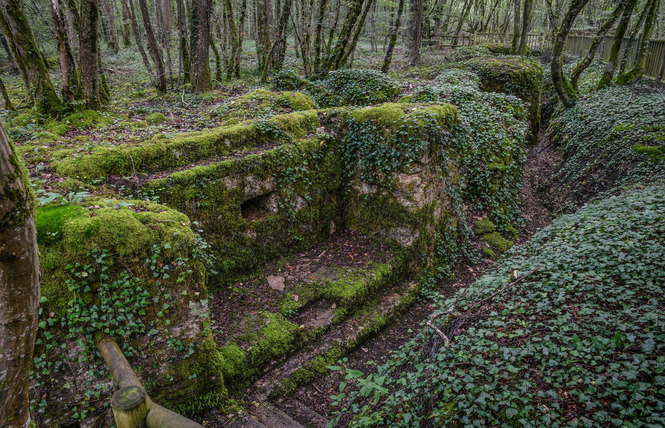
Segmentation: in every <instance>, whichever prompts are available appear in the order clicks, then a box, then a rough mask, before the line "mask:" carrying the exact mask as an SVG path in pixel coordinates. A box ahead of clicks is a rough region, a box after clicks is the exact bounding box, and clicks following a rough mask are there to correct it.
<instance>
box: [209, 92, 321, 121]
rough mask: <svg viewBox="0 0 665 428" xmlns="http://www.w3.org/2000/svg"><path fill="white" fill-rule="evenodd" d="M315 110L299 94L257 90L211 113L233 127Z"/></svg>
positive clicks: (308, 101) (232, 99) (312, 102)
mask: <svg viewBox="0 0 665 428" xmlns="http://www.w3.org/2000/svg"><path fill="white" fill-rule="evenodd" d="M314 108H316V104H315V103H314V101H313V100H312V99H311V98H310V97H309V96H308V95H306V94H303V93H301V92H271V91H267V90H265V89H257V90H255V91H252V92H250V93H247V94H245V95H242V96H240V97H235V98H230V99H229V100H228V101H226V102H225V103H224V104H223V105H222V106H220V107H218V108H216V109H215V110H213V111H212V112H211V114H212V115H217V116H220V117H221V118H222V122H221V123H222V124H223V125H235V124H237V123H240V122H244V121H246V120H248V119H265V120H267V119H270V118H271V117H273V116H276V115H278V114H284V113H292V112H294V111H303V110H311V109H314Z"/></svg>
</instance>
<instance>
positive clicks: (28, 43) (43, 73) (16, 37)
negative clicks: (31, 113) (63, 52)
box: [0, 0, 62, 116]
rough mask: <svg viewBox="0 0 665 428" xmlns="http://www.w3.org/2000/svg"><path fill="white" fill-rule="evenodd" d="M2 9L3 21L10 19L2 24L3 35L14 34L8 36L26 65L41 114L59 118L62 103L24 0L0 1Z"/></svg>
mask: <svg viewBox="0 0 665 428" xmlns="http://www.w3.org/2000/svg"><path fill="white" fill-rule="evenodd" d="M0 6H1V7H2V15H3V20H5V19H6V24H7V25H6V26H5V25H2V28H3V32H6V31H7V30H9V31H11V33H10V34H7V33H5V37H6V38H7V39H10V38H11V39H12V40H13V41H14V46H13V47H12V49H15V50H16V51H15V52H14V55H15V57H16V58H20V60H21V61H22V62H23V64H24V66H25V72H26V77H27V80H28V81H29V82H30V89H31V91H32V99H33V100H34V102H35V106H36V107H37V111H39V112H40V113H42V114H47V115H51V116H57V115H59V114H60V113H61V112H62V102H61V101H60V98H59V97H58V94H57V93H56V92H55V87H54V86H53V82H52V81H51V77H50V76H49V74H48V67H47V66H46V62H44V57H43V56H42V54H41V52H40V51H39V47H38V46H37V42H36V41H35V37H34V35H33V33H32V27H31V26H30V23H29V22H28V18H27V17H26V15H25V11H24V10H23V4H22V2H21V0H0Z"/></svg>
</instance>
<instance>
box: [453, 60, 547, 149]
mask: <svg viewBox="0 0 665 428" xmlns="http://www.w3.org/2000/svg"><path fill="white" fill-rule="evenodd" d="M455 66H460V67H463V68H467V69H469V70H472V71H473V72H474V73H476V74H477V75H478V76H479V77H480V88H481V89H482V90H484V91H487V92H501V93H506V94H509V95H514V96H516V97H517V98H519V99H521V100H522V101H524V102H525V103H527V105H528V106H529V108H528V110H529V112H528V118H529V141H530V142H531V143H532V144H535V143H536V142H537V141H538V132H539V131H540V96H541V92H542V87H543V67H542V66H541V65H540V63H538V62H537V61H535V60H525V59H523V58H519V57H480V58H473V59H470V60H468V61H464V62H462V63H459V64H458V65H455Z"/></svg>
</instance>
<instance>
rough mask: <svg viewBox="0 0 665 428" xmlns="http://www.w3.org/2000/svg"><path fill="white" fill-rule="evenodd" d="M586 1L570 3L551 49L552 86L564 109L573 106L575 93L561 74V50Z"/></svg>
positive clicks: (577, 0)
mask: <svg viewBox="0 0 665 428" xmlns="http://www.w3.org/2000/svg"><path fill="white" fill-rule="evenodd" d="M588 1H589V0H573V1H572V2H571V4H570V7H569V9H568V12H567V13H566V16H565V17H564V18H563V22H562V23H561V28H560V29H559V32H558V33H557V35H556V39H555V40H554V46H553V47H552V64H551V70H552V84H553V85H554V89H556V92H557V94H559V99H560V100H561V102H562V103H563V105H564V106H565V107H566V108H571V107H573V106H575V98H576V92H575V90H574V89H573V87H572V85H571V84H570V82H569V81H568V79H567V78H566V75H565V74H564V73H563V48H564V46H565V45H566V39H567V38H568V33H569V32H570V28H571V27H572V25H573V22H575V18H577V15H579V13H580V11H581V10H582V9H583V8H584V6H585V5H586V4H587V2H588Z"/></svg>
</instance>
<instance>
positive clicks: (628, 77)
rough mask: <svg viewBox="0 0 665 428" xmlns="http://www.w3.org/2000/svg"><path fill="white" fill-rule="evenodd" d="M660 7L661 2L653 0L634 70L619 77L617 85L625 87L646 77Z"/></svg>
mask: <svg viewBox="0 0 665 428" xmlns="http://www.w3.org/2000/svg"><path fill="white" fill-rule="evenodd" d="M659 7H660V0H651V5H650V9H649V15H648V16H647V18H646V21H645V22H644V29H643V30H642V35H641V36H640V45H639V51H638V52H637V58H636V59H635V65H634V66H633V68H632V69H631V70H630V71H629V72H627V73H624V74H622V75H621V76H619V78H618V79H617V83H619V84H620V85H625V84H628V83H631V82H634V81H636V80H638V79H640V78H642V76H644V71H645V68H646V64H647V53H648V48H649V40H650V39H651V33H652V32H653V26H654V22H655V21H656V15H658V9H659Z"/></svg>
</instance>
